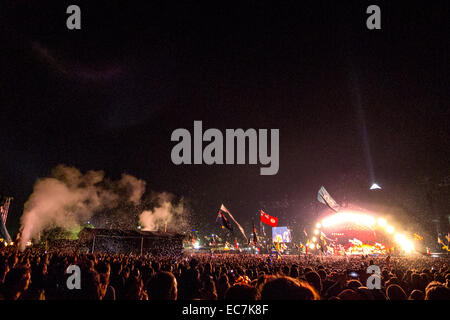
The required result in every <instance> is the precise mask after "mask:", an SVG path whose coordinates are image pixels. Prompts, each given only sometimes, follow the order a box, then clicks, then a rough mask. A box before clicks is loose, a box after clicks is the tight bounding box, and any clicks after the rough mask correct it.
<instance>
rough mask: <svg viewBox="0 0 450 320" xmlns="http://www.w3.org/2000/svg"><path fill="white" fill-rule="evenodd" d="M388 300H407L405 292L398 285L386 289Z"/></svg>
mask: <svg viewBox="0 0 450 320" xmlns="http://www.w3.org/2000/svg"><path fill="white" fill-rule="evenodd" d="M386 297H387V298H388V300H407V299H408V297H407V296H406V293H405V291H404V290H403V289H402V287H400V286H399V285H398V284H391V285H389V286H388V287H387V288H386Z"/></svg>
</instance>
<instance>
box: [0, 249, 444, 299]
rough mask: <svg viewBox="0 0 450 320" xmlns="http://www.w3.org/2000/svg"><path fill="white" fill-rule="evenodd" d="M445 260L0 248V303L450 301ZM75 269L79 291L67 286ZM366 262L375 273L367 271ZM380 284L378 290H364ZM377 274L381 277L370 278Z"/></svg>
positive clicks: (427, 258) (416, 257)
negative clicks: (33, 301)
mask: <svg viewBox="0 0 450 320" xmlns="http://www.w3.org/2000/svg"><path fill="white" fill-rule="evenodd" d="M449 261H450V260H449V259H448V258H445V257H443V258H432V257H424V256H415V257H367V256H366V257H364V256H362V257H360V256H359V257H333V256H323V257H321V256H313V255H309V256H305V255H301V256H283V257H281V258H278V257H271V256H268V255H247V254H220V255H214V254H184V255H182V256H171V255H166V256H163V257H161V256H148V255H147V256H133V255H111V254H95V255H92V254H67V253H61V252H48V253H47V252H42V251H39V250H33V249H27V250H26V251H25V252H20V251H16V250H14V249H13V248H4V249H0V300H58V299H68V300H71V299H82V300H86V299H89V300H450V268H449V264H448V262H449ZM70 265H76V266H78V267H79V268H80V269H79V270H80V271H81V272H80V277H79V280H80V286H81V288H80V289H77V288H72V289H69V286H68V282H71V281H73V279H71V278H70V277H71V275H73V273H71V272H66V271H67V268H68V267H69V266H70ZM371 265H376V266H378V267H379V268H380V273H379V274H371V273H367V269H368V267H369V266H371ZM369 277H372V278H371V281H372V283H377V281H379V283H380V287H379V288H378V287H377V286H376V287H375V288H370V287H371V286H370V285H368V282H367V280H368V278H369ZM377 277H379V279H376V278H377Z"/></svg>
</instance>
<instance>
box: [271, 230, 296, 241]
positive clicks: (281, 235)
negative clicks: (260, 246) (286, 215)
mask: <svg viewBox="0 0 450 320" xmlns="http://www.w3.org/2000/svg"><path fill="white" fill-rule="evenodd" d="M272 241H273V242H278V241H279V242H291V241H292V238H291V231H290V230H289V229H288V227H273V228H272Z"/></svg>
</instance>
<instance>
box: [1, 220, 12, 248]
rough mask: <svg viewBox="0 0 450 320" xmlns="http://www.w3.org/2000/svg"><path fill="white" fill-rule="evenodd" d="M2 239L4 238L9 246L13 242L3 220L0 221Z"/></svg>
mask: <svg viewBox="0 0 450 320" xmlns="http://www.w3.org/2000/svg"><path fill="white" fill-rule="evenodd" d="M0 238H3V240H4V241H6V242H7V243H8V244H9V243H10V242H11V236H10V235H9V233H8V230H7V229H6V226H5V223H4V222H3V219H0Z"/></svg>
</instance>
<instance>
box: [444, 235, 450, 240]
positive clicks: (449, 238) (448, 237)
mask: <svg viewBox="0 0 450 320" xmlns="http://www.w3.org/2000/svg"><path fill="white" fill-rule="evenodd" d="M445 239H447V242H450V233H447V235H446V236H445Z"/></svg>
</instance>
